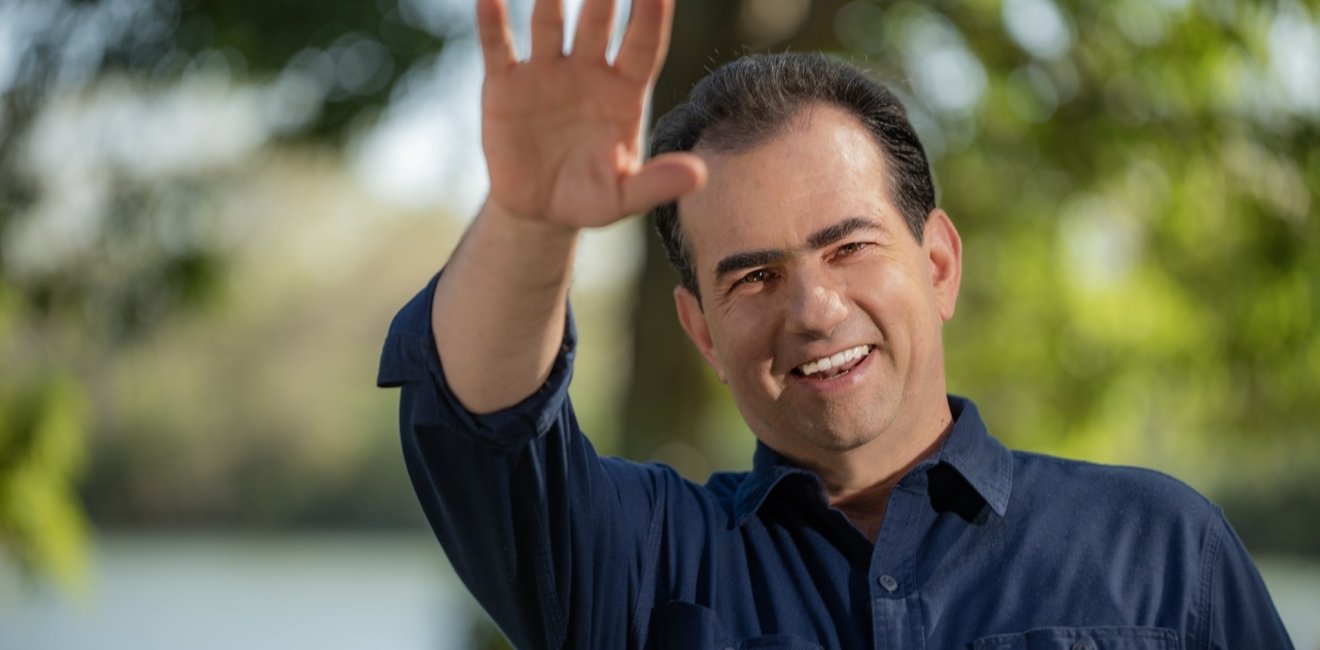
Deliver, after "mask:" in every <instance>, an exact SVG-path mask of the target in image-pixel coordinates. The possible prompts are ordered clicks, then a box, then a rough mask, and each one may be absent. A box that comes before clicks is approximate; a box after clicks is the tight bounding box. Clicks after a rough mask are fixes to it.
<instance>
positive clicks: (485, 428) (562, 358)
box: [376, 274, 577, 449]
mask: <svg viewBox="0 0 1320 650" xmlns="http://www.w3.org/2000/svg"><path fill="white" fill-rule="evenodd" d="M439 277H440V274H436V275H435V277H433V278H431V281H430V282H429V283H428V284H427V285H426V288H425V289H423V290H422V291H421V292H420V293H418V294H417V295H416V296H415V297H413V299H412V300H410V301H409V302H408V304H406V305H404V307H403V309H400V310H399V313H398V314H397V315H395V317H394V321H393V322H392V323H391V324H390V329H389V334H388V335H387V336H386V338H385V346H384V349H383V350H382V352H381V357H380V368H379V370H378V371H377V374H376V385H377V386H380V387H381V388H395V387H403V388H404V389H405V390H419V391H422V392H423V393H425V394H426V396H427V397H430V398H431V399H416V400H414V403H415V407H414V409H413V410H414V412H413V413H412V414H411V417H412V419H413V425H414V427H415V426H418V425H425V424H433V425H440V426H442V427H444V428H453V429H456V430H459V431H461V432H465V433H467V434H469V435H471V436H473V437H475V438H476V439H478V440H479V441H481V442H484V443H485V444H488V445H491V446H494V447H497V448H503V449H512V448H517V447H521V446H522V445H524V444H526V443H527V442H529V441H530V440H532V439H533V438H536V437H537V436H541V435H544V434H545V433H546V432H547V431H549V430H550V428H551V427H553V426H554V425H555V423H556V422H557V421H558V419H559V417H560V416H561V414H562V412H563V409H564V408H565V404H566V402H567V400H568V385H569V381H570V379H571V377H572V372H573V355H574V353H575V352H576V350H577V328H576V326H575V325H574V322H573V311H572V307H571V306H570V307H569V309H568V310H567V317H566V319H565V323H564V339H563V341H562V342H561V343H560V345H559V354H558V356H556V357H555V361H554V364H553V365H552V366H551V369H550V376H549V377H548V378H547V379H546V381H545V383H543V384H542V385H541V387H540V388H538V389H536V391H535V392H533V393H532V394H531V395H528V396H527V397H526V398H524V399H523V400H522V401H521V402H518V403H517V404H515V405H513V406H510V407H508V408H505V409H501V410H499V411H495V412H493V413H487V414H480V415H479V414H475V413H472V412H471V411H469V410H467V408H466V407H464V406H463V405H462V403H460V402H459V401H458V398H457V397H456V396H455V395H454V393H453V391H452V390H450V388H449V385H448V382H446V381H445V373H444V369H443V365H442V363H441V360H440V354H439V352H438V351H437V349H436V345H435V337H434V336H433V335H432V332H431V302H432V301H433V300H434V298H435V286H436V281H437V280H438V279H439ZM496 362H497V363H498V360H496ZM428 404H429V405H433V408H426V406H427V405H428ZM405 417H407V414H405Z"/></svg>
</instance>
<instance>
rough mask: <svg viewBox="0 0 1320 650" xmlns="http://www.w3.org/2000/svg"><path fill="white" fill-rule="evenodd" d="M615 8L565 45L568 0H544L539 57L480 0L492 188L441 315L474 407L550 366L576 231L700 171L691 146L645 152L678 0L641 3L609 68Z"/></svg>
mask: <svg viewBox="0 0 1320 650" xmlns="http://www.w3.org/2000/svg"><path fill="white" fill-rule="evenodd" d="M613 9H614V2H613V1H612V0H586V1H585V2H584V4H583V8H582V15H581V18H580V21H579V28H578V32H577V34H576V37H575V41H574V45H573V50H572V53H571V54H569V55H564V54H563V51H562V46H561V44H562V42H563V23H564V17H563V8H562V6H561V4H560V1H559V0H539V1H538V2H537V3H536V6H535V8H534V9H533V13H532V53H531V57H530V58H529V59H528V60H526V61H521V62H519V61H517V60H516V59H515V57H514V53H513V46H512V42H511V37H510V31H509V27H508V22H507V9H506V6H505V3H504V0H478V3H477V22H478V28H479V31H480V35H481V45H482V53H483V57H484V59H485V62H486V80H485V85H484V87H483V89H482V118H483V123H482V144H483V148H484V150H485V153H486V161H487V165H488V168H489V172H490V181H491V191H490V197H489V198H488V200H487V202H486V205H485V206H484V207H483V208H482V210H481V212H480V214H478V216H477V218H476V220H475V221H474V222H473V223H472V226H471V227H470V228H469V229H468V232H467V233H466V234H465V235H464V237H463V240H462V242H461V243H460V244H459V246H458V248H457V250H456V251H455V252H454V254H453V256H452V257H451V258H450V260H449V263H448V264H447V265H446V270H445V273H444V275H443V276H442V277H441V279H440V281H439V284H438V285H437V287H436V294H435V300H434V302H433V303H432V314H431V319H432V330H433V332H434V336H435V342H436V347H437V350H438V353H439V355H440V358H441V359H443V360H444V371H445V378H446V380H447V381H448V384H449V387H450V389H451V390H452V391H453V392H454V394H455V396H456V397H457V398H458V399H459V401H460V402H462V404H463V405H464V406H465V407H466V408H467V409H469V410H471V411H472V412H474V413H490V412H494V411H497V410H499V409H502V408H505V407H508V406H512V405H514V404H516V403H518V402H519V401H520V400H522V399H523V398H525V397H527V396H528V395H530V394H532V393H533V392H534V391H535V390H536V389H537V388H538V387H539V386H541V385H542V384H543V383H544V382H545V381H546V378H547V377H548V376H549V374H550V369H551V366H552V364H553V362H554V359H555V356H556V354H557V353H558V351H559V346H560V343H561V340H562V338H563V334H564V330H563V327H564V318H565V309H566V307H565V302H566V298H567V295H568V284H569V274H570V272H571V267H572V257H573V250H574V246H575V244H576V241H577V234H578V231H579V230H580V229H582V228H586V227H593V226H603V225H608V224H610V223H613V222H615V221H618V220H619V219H621V218H622V217H624V216H625V215H628V214H633V213H637V212H641V211H644V210H647V209H649V208H650V207H652V206H653V205H656V204H658V203H661V202H665V201H670V200H673V199H675V198H677V197H678V196H680V195H682V194H685V193H687V192H690V191H692V190H694V189H696V188H697V187H698V186H699V185H700V184H701V183H702V182H703V180H704V177H705V168H704V166H703V165H702V163H701V162H700V160H699V159H698V158H696V157H695V156H692V155H690V154H671V155H667V156H660V157H657V158H655V159H654V160H651V161H649V162H648V163H646V164H642V163H641V161H640V142H641V129H642V119H643V116H644V108H645V102H646V98H647V94H648V91H649V89H650V87H651V85H652V84H653V83H654V81H655V76H656V74H657V73H658V72H659V69H660V66H661V64H662V62H663V60H664V54H665V51H666V49H667V47H668V39H669V27H670V24H671V21H672V16H673V0H637V1H636V2H635V3H634V6H633V15H632V19H631V22H630V24H629V28H628V31H627V33H626V34H625V36H624V40H623V43H622V45H621V47H620V50H619V55H618V57H617V59H616V60H615V61H614V63H613V64H611V63H610V62H608V61H607V60H606V57H605V51H606V46H607V44H608V42H609V31H610V30H609V27H610V25H611V24H612V22H613ZM495 360H498V362H495Z"/></svg>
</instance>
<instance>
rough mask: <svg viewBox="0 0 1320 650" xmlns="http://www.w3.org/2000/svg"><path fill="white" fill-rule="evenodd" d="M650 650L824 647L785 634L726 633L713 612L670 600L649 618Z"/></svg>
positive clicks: (821, 649)
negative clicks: (740, 634) (742, 634)
mask: <svg viewBox="0 0 1320 650" xmlns="http://www.w3.org/2000/svg"><path fill="white" fill-rule="evenodd" d="M651 634H652V635H653V642H652V643H651V644H650V645H649V647H650V648H652V649H653V650H824V646H821V645H820V644H818V643H812V642H811V641H807V640H805V639H802V638H799V637H795V636H791V635H788V634H772V635H769V636H758V637H752V638H741V639H740V638H738V637H736V636H734V635H732V634H729V633H728V632H727V631H726V630H725V629H724V626H723V625H722V624H721V623H720V620H719V617H718V616H716V615H715V612H713V611H711V610H710V609H708V608H706V607H702V606H700V605H694V604H692V603H685V602H681V601H673V602H671V603H669V604H668V605H665V606H664V607H662V608H660V609H659V611H658V612H657V613H656V616H655V618H654V619H653V620H652V625H651Z"/></svg>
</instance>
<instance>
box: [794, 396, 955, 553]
mask: <svg viewBox="0 0 1320 650" xmlns="http://www.w3.org/2000/svg"><path fill="white" fill-rule="evenodd" d="M941 405H942V406H943V408H942V409H939V410H937V411H935V412H934V413H932V414H931V415H930V416H929V417H928V418H926V419H925V420H924V421H921V422H917V423H913V426H911V427H910V428H908V429H907V430H906V431H891V432H888V435H880V436H877V437H876V439H874V440H872V441H870V442H869V443H867V444H866V445H863V446H862V447H859V448H857V449H853V450H850V451H849V452H848V453H847V454H845V456H846V457H844V458H840V459H838V461H839V462H837V463H834V464H831V465H830V466H828V467H816V468H812V469H813V471H815V472H816V473H817V474H818V475H819V476H820V477H821V481H822V482H823V483H824V484H825V490H826V492H827V494H828V495H829V500H830V505H831V506H833V507H835V508H838V509H839V510H840V511H841V512H843V514H844V515H846V516H847V517H848V519H849V521H851V522H852V524H853V525H854V526H856V527H857V529H858V530H859V531H861V532H862V534H863V535H865V536H866V538H867V539H868V540H870V541H871V543H872V544H874V543H875V540H876V538H877V537H878V536H879V534H880V527H881V525H882V524H883V523H884V518H885V511H886V510H887V509H888V507H889V495H890V493H891V492H893V490H894V487H895V486H897V485H898V482H899V481H900V480H902V479H903V477H904V476H906V475H907V473H908V472H909V471H911V470H912V468H913V467H915V466H916V465H917V464H918V463H920V462H921V461H923V460H925V459H927V458H929V457H931V456H932V455H934V454H935V453H936V451H937V450H938V449H939V447H940V444H941V443H942V442H943V441H944V438H945V437H946V436H947V435H948V433H949V430H950V429H952V428H953V415H952V413H950V412H949V407H948V403H947V402H941Z"/></svg>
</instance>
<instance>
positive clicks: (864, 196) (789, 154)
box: [678, 104, 900, 282]
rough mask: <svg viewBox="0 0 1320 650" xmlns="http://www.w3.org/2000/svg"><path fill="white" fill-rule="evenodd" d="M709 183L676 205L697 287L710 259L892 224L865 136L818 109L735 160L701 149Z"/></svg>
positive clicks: (881, 169) (882, 166)
mask: <svg viewBox="0 0 1320 650" xmlns="http://www.w3.org/2000/svg"><path fill="white" fill-rule="evenodd" d="M695 153H697V154H698V155H700V156H701V157H702V158H703V159H704V160H705V161H706V165H707V167H708V168H709V172H710V173H709V180H708V181H707V183H706V185H705V186H704V187H703V188H702V189H701V190H699V191H697V192H694V193H693V194H691V195H688V196H686V197H684V198H682V199H680V201H679V210H678V212H679V220H680V222H681V224H682V228H683V232H684V235H685V237H686V239H687V244H688V246H689V247H690V248H691V251H692V253H693V256H694V258H695V260H694V261H695V264H696V273H697V278H698V281H699V282H702V281H703V280H702V279H703V278H709V277H710V276H711V274H713V272H714V265H715V264H716V262H717V260H718V259H719V258H721V257H723V256H724V255H727V254H729V253H732V252H738V251H743V250H752V249H784V250H791V249H796V248H798V247H800V246H802V244H803V243H804V242H805V241H806V238H807V237H808V236H809V235H810V234H811V233H813V232H815V231H817V230H819V229H820V228H822V227H825V226H829V225H832V224H834V223H837V222H838V221H839V220H841V219H845V218H849V217H870V218H873V219H876V220H878V221H880V222H881V223H882V224H885V225H886V227H888V228H892V227H894V226H895V225H899V223H900V222H896V221H895V222H891V219H898V215H897V211H896V210H895V209H894V208H893V203H892V201H891V200H890V197H889V191H888V186H889V183H888V180H889V179H888V168H887V167H888V166H887V164H886V161H885V158H884V155H883V153H882V152H881V150H880V147H879V146H878V145H877V144H876V142H875V140H874V138H873V136H872V135H871V134H870V133H869V132H868V131H867V130H866V129H865V127H864V126H862V124H861V122H859V121H858V120H857V118H856V117H854V116H853V115H852V114H851V113H849V112H847V111H846V110H844V109H841V108H838V107H835V106H832V105H827V104H818V105H814V106H811V107H810V108H807V109H804V111H803V112H802V113H799V114H798V115H797V116H795V117H794V118H793V120H792V121H791V122H790V123H789V125H788V126H787V127H786V128H784V129H783V131H782V132H781V133H779V134H777V135H776V136H775V137H773V138H772V139H770V140H767V141H766V142H764V143H762V144H760V145H758V146H756V147H754V148H752V149H749V150H747V151H742V152H738V153H731V154H722V153H715V152H711V151H708V150H703V149H702V148H701V147H700V146H698V147H697V148H696V150H695Z"/></svg>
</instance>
